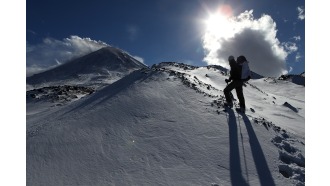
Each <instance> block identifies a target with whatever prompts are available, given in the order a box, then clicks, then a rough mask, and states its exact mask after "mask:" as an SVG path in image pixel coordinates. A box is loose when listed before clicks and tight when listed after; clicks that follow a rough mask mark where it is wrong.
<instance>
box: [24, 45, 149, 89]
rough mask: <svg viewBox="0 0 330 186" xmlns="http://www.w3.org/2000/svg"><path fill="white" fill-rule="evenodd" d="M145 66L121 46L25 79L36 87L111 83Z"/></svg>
mask: <svg viewBox="0 0 330 186" xmlns="http://www.w3.org/2000/svg"><path fill="white" fill-rule="evenodd" d="M145 67H146V65H144V64H142V63H141V62H139V61H137V60H136V59H134V58H133V57H131V56H130V55H129V54H127V53H126V52H124V51H122V50H120V49H118V48H114V47H104V48H101V49H100V50H97V51H95V52H92V53H90V54H87V55H85V56H82V57H79V58H77V59H73V60H71V61H69V62H67V63H64V64H62V65H60V66H57V67H56V68H53V69H51V70H48V71H45V72H42V73H39V74H35V75H33V76H31V77H27V79H26V81H27V84H28V85H31V86H33V87H34V88H40V87H46V86H58V85H78V84H80V85H85V86H86V85H87V86H91V85H93V86H95V87H98V86H101V85H104V84H111V83H112V82H114V81H117V80H118V79H120V78H122V77H124V76H125V75H127V74H129V73H130V72H132V71H134V70H137V69H141V68H145Z"/></svg>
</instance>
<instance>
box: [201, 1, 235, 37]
mask: <svg viewBox="0 0 330 186" xmlns="http://www.w3.org/2000/svg"><path fill="white" fill-rule="evenodd" d="M231 16H232V9H231V6H229V5H221V6H220V7H219V8H218V9H217V10H216V11H215V12H213V13H209V17H208V18H207V19H206V20H205V25H206V32H208V33H209V34H212V35H214V36H215V37H216V38H221V37H225V38H227V37H230V36H231V35H232V34H233V27H232V23H231V19H230V18H231Z"/></svg>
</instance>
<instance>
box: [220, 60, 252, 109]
mask: <svg viewBox="0 0 330 186" xmlns="http://www.w3.org/2000/svg"><path fill="white" fill-rule="evenodd" d="M228 61H229V65H230V77H229V79H225V81H226V83H228V82H230V83H229V84H228V85H227V86H226V88H225V89H224V90H223V92H224V94H225V98H226V103H225V106H227V107H229V108H232V107H233V100H232V98H231V96H230V93H231V91H232V90H233V89H235V90H236V95H237V98H238V100H239V105H240V108H238V109H237V110H238V111H240V112H242V113H245V99H244V95H243V84H244V82H246V81H248V80H249V79H250V78H251V74H250V68H249V65H248V62H247V60H246V58H245V57H244V56H239V57H238V58H237V62H236V61H235V59H234V57H233V56H229V58H228Z"/></svg>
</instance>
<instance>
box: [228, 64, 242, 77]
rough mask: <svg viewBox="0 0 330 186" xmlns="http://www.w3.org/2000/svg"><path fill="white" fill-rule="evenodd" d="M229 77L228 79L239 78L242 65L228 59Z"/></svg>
mask: <svg viewBox="0 0 330 186" xmlns="http://www.w3.org/2000/svg"><path fill="white" fill-rule="evenodd" d="M229 65H230V77H229V81H231V80H236V81H237V80H241V74H242V66H241V65H239V64H237V63H236V62H235V61H230V62H229Z"/></svg>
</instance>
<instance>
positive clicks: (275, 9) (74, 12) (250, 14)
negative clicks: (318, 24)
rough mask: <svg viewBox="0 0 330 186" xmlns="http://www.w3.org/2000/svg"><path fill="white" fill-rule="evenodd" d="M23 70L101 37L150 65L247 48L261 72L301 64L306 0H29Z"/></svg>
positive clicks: (62, 58) (222, 56) (91, 46)
mask: <svg viewBox="0 0 330 186" xmlns="http://www.w3.org/2000/svg"><path fill="white" fill-rule="evenodd" d="M26 40H27V74H28V75H31V74H33V73H36V72H39V71H40V70H43V69H46V68H49V67H53V66H55V65H58V64H61V63H63V62H66V61H67V60H68V59H70V58H72V57H75V56H79V55H83V54H85V53H88V52H91V51H94V50H97V49H99V48H100V47H102V46H105V45H111V46H115V47H118V48H121V49H123V50H125V51H127V52H128V53H130V54H131V55H133V56H135V57H136V58H138V59H140V60H141V61H143V62H144V63H145V64H147V65H149V66H151V65H152V64H155V63H160V62H163V61H176V62H183V63H188V64H192V65H197V66H205V65H208V64H218V65H222V66H227V65H228V64H227V58H228V56H229V55H233V56H235V57H238V56H239V55H245V56H246V58H247V59H248V61H249V62H250V67H251V69H252V70H253V71H255V72H257V73H259V74H262V75H265V76H278V75H281V74H283V73H287V72H289V73H293V74H300V73H302V72H304V71H305V2H304V1H303V0H294V1H286V0H277V1H259V0H249V1H243V0H231V1H228V0H204V1H201V0H182V1H177V0H141V1H135V0H111V1H109V0H97V1H93V2H91V1H87V0H82V1H79V3H78V2H76V1H64V0H58V1H43V0H27V1H26Z"/></svg>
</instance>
